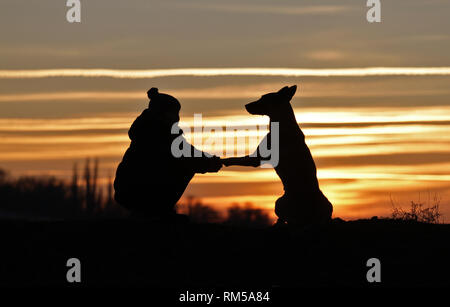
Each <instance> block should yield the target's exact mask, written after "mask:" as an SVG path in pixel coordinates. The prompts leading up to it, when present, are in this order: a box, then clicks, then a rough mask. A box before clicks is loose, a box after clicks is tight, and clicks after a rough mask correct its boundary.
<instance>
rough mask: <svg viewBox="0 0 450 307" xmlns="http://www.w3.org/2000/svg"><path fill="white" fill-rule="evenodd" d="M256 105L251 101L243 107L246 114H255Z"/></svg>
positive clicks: (255, 102)
mask: <svg viewBox="0 0 450 307" xmlns="http://www.w3.org/2000/svg"><path fill="white" fill-rule="evenodd" d="M256 104H257V101H253V102H250V103H247V104H246V105H245V109H246V110H247V112H248V113H250V114H255V113H256V111H257V106H256Z"/></svg>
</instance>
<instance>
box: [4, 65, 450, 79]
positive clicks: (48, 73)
mask: <svg viewBox="0 0 450 307" xmlns="http://www.w3.org/2000/svg"><path fill="white" fill-rule="evenodd" d="M448 75H450V67H365V68H177V69H143V70H136V69H135V70H129V69H84V68H79V69H66V68H61V69H37V70H0V79H30V78H50V77H87V78H100V77H102V78H118V79H152V78H161V77H178V76H193V77H212V76H281V77H370V76H448Z"/></svg>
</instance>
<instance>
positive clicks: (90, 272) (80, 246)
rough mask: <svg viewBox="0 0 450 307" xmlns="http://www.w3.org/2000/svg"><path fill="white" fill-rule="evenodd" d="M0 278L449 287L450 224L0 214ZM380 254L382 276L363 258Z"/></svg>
mask: <svg viewBox="0 0 450 307" xmlns="http://www.w3.org/2000/svg"><path fill="white" fill-rule="evenodd" d="M0 231H1V237H2V239H1V254H0V286H34V285H39V286H51V285H56V286H71V287H73V286H74V284H69V283H68V282H67V281H66V272H67V270H68V268H67V267H66V261H67V260H68V259H69V258H72V257H75V258H79V259H80V261H81V267H82V270H81V272H82V273H81V275H82V282H81V284H78V285H77V286H150V287H154V286H157V287H176V288H183V287H196V288H198V287H202V288H205V287H208V288H212V287H238V288H239V287H252V288H255V287H256V288H258V287H261V288H273V287H316V286H319V287H323V286H340V287H342V286H344V287H346V286H351V287H373V286H376V287H383V286H384V287H390V286H394V287H407V286H446V287H448V286H450V265H449V263H448V261H449V259H450V245H449V240H448V239H449V238H450V225H432V224H421V223H414V222H401V221H393V220H381V219H378V220H359V221H351V222H344V221H341V220H334V221H333V223H332V225H330V226H329V227H328V228H327V229H323V230H321V231H315V232H311V233H307V234H306V235H303V236H301V235H300V234H293V233H292V232H290V231H289V230H287V229H273V228H270V229H245V228H233V227H229V226H224V225H216V224H161V223H150V222H146V221H136V220H114V221H108V220H103V221H98V220H97V221H95V220H92V221H48V222H46V221H35V222H30V221H17V220H16V221H13V220H4V221H0ZM373 257H374V258H378V259H380V261H381V283H380V284H377V285H375V284H370V283H368V282H367V280H366V272H367V270H368V269H369V268H368V267H366V261H367V260H368V259H369V258H373Z"/></svg>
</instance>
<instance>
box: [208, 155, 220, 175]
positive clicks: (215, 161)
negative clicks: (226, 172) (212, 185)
mask: <svg viewBox="0 0 450 307" xmlns="http://www.w3.org/2000/svg"><path fill="white" fill-rule="evenodd" d="M221 168H222V161H221V160H220V158H219V157H212V158H210V159H209V165H208V172H210V173H217V172H218V171H219V170H220V169H221Z"/></svg>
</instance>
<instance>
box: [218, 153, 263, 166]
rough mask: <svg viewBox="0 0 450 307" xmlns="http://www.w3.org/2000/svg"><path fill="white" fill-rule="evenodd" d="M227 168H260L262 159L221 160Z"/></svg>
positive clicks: (239, 158) (237, 158)
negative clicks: (234, 166) (237, 166)
mask: <svg viewBox="0 0 450 307" xmlns="http://www.w3.org/2000/svg"><path fill="white" fill-rule="evenodd" d="M220 160H221V161H222V163H223V165H225V166H232V165H239V166H253V167H258V166H260V165H261V158H260V157H251V156H245V157H236V158H225V159H220Z"/></svg>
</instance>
